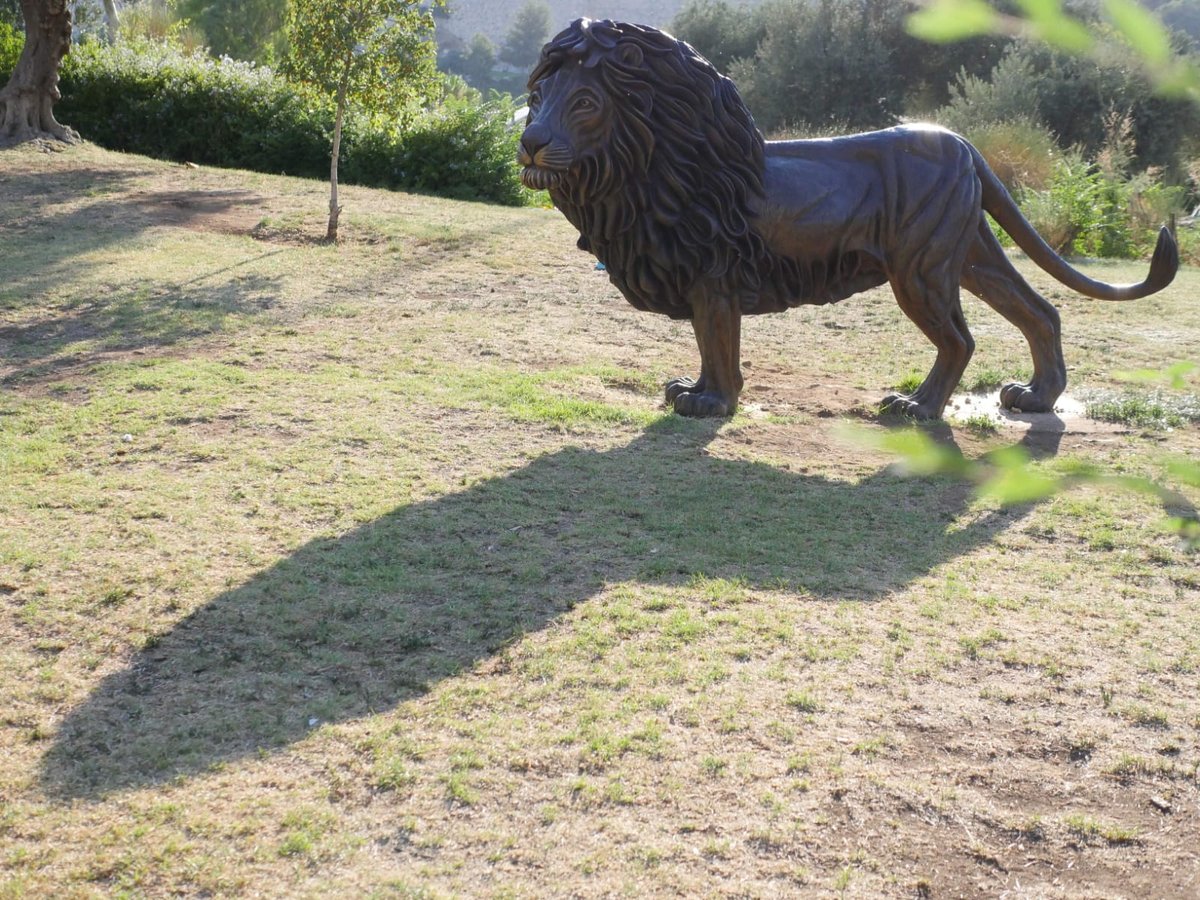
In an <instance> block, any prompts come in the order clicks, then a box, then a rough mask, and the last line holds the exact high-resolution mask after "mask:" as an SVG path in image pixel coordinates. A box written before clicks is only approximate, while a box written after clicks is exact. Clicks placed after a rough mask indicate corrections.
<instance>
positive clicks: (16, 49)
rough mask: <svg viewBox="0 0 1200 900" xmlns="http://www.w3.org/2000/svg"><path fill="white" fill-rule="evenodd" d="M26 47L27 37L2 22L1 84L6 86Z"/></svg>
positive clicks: (0, 47) (0, 22)
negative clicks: (22, 50)
mask: <svg viewBox="0 0 1200 900" xmlns="http://www.w3.org/2000/svg"><path fill="white" fill-rule="evenodd" d="M24 46H25V35H24V34H23V33H22V32H20V31H17V29H16V28H14V27H13V26H12V25H10V24H8V23H7V22H3V21H0V84H5V83H6V82H7V81H8V78H9V76H10V75H12V71H13V69H15V68H16V67H17V60H18V59H19V58H20V56H21V48H23V47H24Z"/></svg>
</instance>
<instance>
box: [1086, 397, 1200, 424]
mask: <svg viewBox="0 0 1200 900" xmlns="http://www.w3.org/2000/svg"><path fill="white" fill-rule="evenodd" d="M1087 415H1088V416H1089V417H1090V418H1092V419H1098V420H1100V421H1102V422H1116V423H1119V424H1122V425H1132V426H1134V427H1135V428H1149V429H1163V428H1180V427H1183V426H1184V425H1187V424H1189V423H1193V422H1198V421H1200V396H1197V395H1196V394H1181V395H1168V394H1164V393H1162V392H1159V393H1154V394H1118V395H1113V394H1104V395H1099V396H1097V397H1095V398H1094V399H1091V400H1089V401H1088V404H1087Z"/></svg>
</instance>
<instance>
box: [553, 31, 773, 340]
mask: <svg viewBox="0 0 1200 900" xmlns="http://www.w3.org/2000/svg"><path fill="white" fill-rule="evenodd" d="M568 63H575V64H578V65H581V66H584V67H588V68H596V69H597V70H598V72H599V75H600V79H601V83H602V85H603V87H604V89H605V91H606V93H607V94H608V97H609V98H610V100H611V102H613V103H614V104H616V120H615V124H614V126H613V129H612V132H611V135H610V137H609V140H608V141H607V143H606V145H605V146H603V147H600V148H595V149H594V150H593V151H592V152H590V153H586V154H585V155H584V156H582V157H581V158H580V159H577V160H576V162H575V164H574V165H573V166H572V169H571V171H570V172H568V173H567V175H566V177H565V178H564V179H562V181H561V182H560V183H559V185H558V186H557V187H555V188H552V189H551V192H550V193H551V198H552V199H553V201H554V204H555V206H557V207H558V208H559V209H560V210H561V211H562V212H563V214H564V215H565V216H566V217H567V219H568V220H569V221H570V222H571V223H572V224H573V225H574V226H575V227H576V228H577V229H579V232H580V235H581V238H580V241H579V246H580V247H581V248H582V249H585V250H588V251H590V252H592V253H594V254H595V255H596V257H597V258H598V259H599V260H600V261H601V262H603V263H604V264H605V267H606V268H607V270H608V273H609V277H610V278H611V279H612V281H613V283H614V284H615V285H616V286H617V287H618V288H619V289H620V290H621V292H622V293H623V294H624V295H625V297H626V299H628V300H629V302H630V303H632V304H633V305H634V306H635V307H637V308H638V309H644V310H650V311H652V312H659V313H665V314H667V315H669V316H671V317H672V318H690V317H691V315H692V312H691V308H690V306H689V304H688V299H687V298H688V294H689V291H690V289H691V288H692V287H693V285H694V284H695V283H696V281H697V280H698V279H701V278H706V279H710V280H711V281H713V282H715V285H716V287H717V289H718V290H720V291H722V292H723V293H724V294H725V295H726V296H729V297H736V298H737V299H738V302H739V305H740V307H741V309H742V311H743V312H747V313H749V312H763V311H766V309H764V308H762V306H765V305H771V306H772V307H774V308H778V306H776V304H775V303H774V302H772V301H774V300H775V298H776V297H777V296H778V295H779V294H780V293H781V292H780V291H779V290H778V289H777V288H778V287H781V286H782V285H771V286H770V287H768V286H767V285H764V284H763V281H764V278H766V279H767V280H769V281H775V280H776V279H778V278H779V277H780V276H783V280H785V281H790V280H793V279H794V277H795V273H787V274H791V276H792V277H791V278H788V277H787V274H785V273H784V272H783V271H781V270H780V264H781V261H780V260H778V259H775V258H773V255H772V254H770V253H769V252H768V250H767V249H766V248H765V246H764V244H763V241H762V238H761V237H760V236H759V235H758V234H757V233H756V232H755V231H754V228H753V226H752V220H753V204H754V203H755V202H756V201H759V200H761V198H762V193H763V172H764V149H763V137H762V134H761V133H759V131H758V129H757V128H756V127H755V125H754V119H753V117H752V116H751V115H750V111H749V110H748V109H747V108H746V105H745V104H744V103H743V102H742V98H741V96H740V95H739V94H738V91H737V88H736V87H734V84H733V82H732V81H730V80H729V79H728V78H726V77H724V76H723V75H721V74H720V73H719V72H718V71H717V70H716V69H715V68H714V67H713V65H712V64H711V63H709V62H708V60H706V59H705V58H704V57H702V56H701V55H700V54H698V53H697V52H696V51H695V50H694V49H693V48H692V47H691V46H690V45H688V44H686V43H684V42H683V41H679V40H677V39H675V38H673V37H671V36H670V35H668V34H664V33H662V32H660V31H657V30H654V29H647V28H643V27H641V26H638V25H630V24H626V23H617V22H612V21H608V20H604V21H590V20H588V19H579V20H577V21H575V22H573V23H571V25H570V26H568V27H567V28H566V29H565V30H564V31H562V32H561V33H560V34H559V35H557V36H556V37H555V38H554V39H553V40H552V41H551V42H550V43H548V44H547V45H546V46H545V47H544V48H543V49H542V55H541V58H540V59H539V61H538V64H537V66H536V67H535V69H534V71H533V73H532V74H531V75H530V78H529V88H530V90H532V89H533V88H534V86H535V85H537V84H538V83H539V82H541V81H542V80H544V79H545V78H547V77H548V76H550V75H552V74H553V73H554V72H555V71H557V70H559V69H561V68H563V67H564V66H566V65H567V64H568ZM567 71H570V69H568V70H567ZM784 268H790V267H787V266H784ZM773 288H775V289H773ZM764 289H765V291H764ZM768 297H770V298H771V299H770V300H768V299H767V298H768ZM760 300H762V301H765V303H763V304H762V305H760Z"/></svg>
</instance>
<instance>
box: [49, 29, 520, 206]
mask: <svg viewBox="0 0 1200 900" xmlns="http://www.w3.org/2000/svg"><path fill="white" fill-rule="evenodd" d="M61 89H62V94H63V96H62V100H61V101H59V104H58V106H57V107H56V113H57V115H58V116H59V118H60V119H61V120H62V121H64V122H68V123H69V124H70V125H71V126H72V127H73V128H75V129H76V130H78V131H79V132H80V134H82V135H83V136H84V137H86V138H88V139H89V140H92V141H95V142H96V143H98V144H101V145H102V146H105V147H109V148H111V149H115V150H125V151H130V152H134V153H143V154H146V155H148V156H155V157H159V158H163V159H175V160H187V161H191V162H196V163H204V164H208V165H214V166H228V167H235V168H244V169H253V170H256V171H261V172H277V173H285V174H288V175H300V176H305V177H311V178H327V177H328V174H329V153H330V132H331V130H332V124H333V112H332V110H331V108H330V104H329V102H328V101H327V100H325V99H322V98H318V97H315V96H313V95H311V94H308V93H306V92H304V91H302V90H300V89H298V88H297V87H295V86H294V85H291V84H289V83H288V82H287V81H285V80H284V79H283V78H282V77H281V76H279V75H277V74H275V73H274V72H272V71H271V70H270V69H268V68H264V67H260V66H255V65H253V64H252V63H246V62H238V61H235V60H230V59H227V58H226V59H221V60H214V59H211V58H210V57H207V56H203V55H198V54H191V55H189V54H187V53H184V52H181V51H180V50H178V49H176V48H172V47H170V46H166V45H163V44H156V43H153V42H149V41H144V40H142V41H130V42H126V43H124V44H122V45H121V46H119V47H115V48H113V47H107V46H104V45H101V44H99V43H95V42H93V43H85V44H82V45H79V46H77V47H75V48H74V49H73V50H72V52H71V54H70V55H69V56H68V57H67V58H66V59H65V60H64V62H63V68H62V82H61ZM512 114H513V110H512V106H511V103H509V102H507V101H502V100H499V99H497V100H494V101H492V102H489V103H481V102H478V101H477V100H473V99H470V98H466V99H464V98H452V99H448V100H447V101H446V102H445V103H444V104H443V106H441V107H439V108H438V109H435V110H433V111H431V112H426V113H419V112H412V113H409V114H408V118H407V121H406V122H405V123H404V124H405V125H406V127H405V128H403V129H402V130H401V129H400V128H398V127H397V126H396V124H395V123H393V122H379V121H372V120H370V119H368V118H367V117H365V116H352V117H351V119H350V120H349V122H348V123H347V126H346V133H345V135H344V138H343V145H342V154H343V157H342V165H341V167H340V173H339V177H340V179H341V180H342V181H344V182H346V183H353V184H365V185H370V186H376V187H389V188H393V189H402V190H414V191H425V192H429V193H437V194H442V195H444V196H450V197H454V198H457V199H472V200H486V201H490V202H493V203H505V204H510V205H519V204H521V203H524V202H526V198H527V196H528V193H527V192H526V191H525V189H524V188H523V187H521V185H520V182H519V180H518V177H517V176H518V171H517V168H516V163H515V156H516V134H515V132H514V130H513V129H511V128H509V126H508V121H509V119H510V118H511V116H512Z"/></svg>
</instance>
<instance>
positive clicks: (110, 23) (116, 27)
mask: <svg viewBox="0 0 1200 900" xmlns="http://www.w3.org/2000/svg"><path fill="white" fill-rule="evenodd" d="M104 26H105V32H106V34H107V36H108V42H109V44H111V45H113V46H116V43H117V37H118V35H119V34H120V32H121V20H120V18H119V17H118V16H117V0H104Z"/></svg>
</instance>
